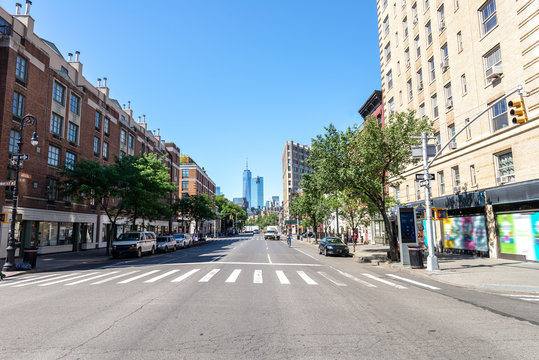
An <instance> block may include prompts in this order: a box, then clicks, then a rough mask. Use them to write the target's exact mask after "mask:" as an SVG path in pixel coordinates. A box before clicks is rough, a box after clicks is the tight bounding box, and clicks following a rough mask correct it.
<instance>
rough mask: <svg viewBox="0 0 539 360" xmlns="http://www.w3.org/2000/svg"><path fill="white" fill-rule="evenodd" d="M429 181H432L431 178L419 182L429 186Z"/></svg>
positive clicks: (421, 184)
mask: <svg viewBox="0 0 539 360" xmlns="http://www.w3.org/2000/svg"><path fill="white" fill-rule="evenodd" d="M429 182H430V181H429V180H421V181H420V182H419V185H420V186H429Z"/></svg>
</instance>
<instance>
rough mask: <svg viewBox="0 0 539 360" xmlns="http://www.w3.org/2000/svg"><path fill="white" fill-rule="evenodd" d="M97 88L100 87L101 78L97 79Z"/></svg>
mask: <svg viewBox="0 0 539 360" xmlns="http://www.w3.org/2000/svg"><path fill="white" fill-rule="evenodd" d="M97 87H101V78H97Z"/></svg>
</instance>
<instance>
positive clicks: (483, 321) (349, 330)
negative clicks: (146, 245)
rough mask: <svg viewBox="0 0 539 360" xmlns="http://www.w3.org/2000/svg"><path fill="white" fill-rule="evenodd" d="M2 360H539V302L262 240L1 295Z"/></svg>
mask: <svg viewBox="0 0 539 360" xmlns="http://www.w3.org/2000/svg"><path fill="white" fill-rule="evenodd" d="M0 310H2V314H3V318H2V321H1V322H0V324H1V325H0V329H1V334H2V341H1V343H0V358H1V359H100V360H101V359H387V358H393V359H433V358H434V359H470V358H473V359H537V356H538V355H537V354H539V303H538V302H529V301H524V300H523V299H521V298H518V297H511V296H505V295H504V294H499V293H486V292H478V291H475V290H469V289H463V288H457V287H452V286H449V285H446V284H440V283H437V282H433V281H430V280H428V279H427V280H426V279H424V278H415V277H413V276H412V275H410V274H407V273H401V272H398V271H395V270H392V269H389V268H384V267H376V266H372V265H371V264H359V263H357V261H355V259H353V258H334V257H324V256H321V255H319V254H318V252H317V250H316V248H315V247H313V246H309V245H306V244H298V243H296V242H293V246H292V248H288V246H287V245H286V242H283V241H265V240H263V238H262V236H261V235H256V236H236V237H233V238H227V239H224V240H215V241H208V242H207V243H205V244H203V245H201V246H197V247H193V248H190V249H184V250H179V251H176V252H173V253H168V254H162V255H155V256H147V257H143V258H140V259H120V260H110V261H109V262H107V263H106V264H99V265H86V266H81V267H80V268H70V269H69V270H66V271H55V272H51V273H37V274H32V275H28V276H22V277H17V278H9V279H7V280H6V281H4V282H2V283H0Z"/></svg>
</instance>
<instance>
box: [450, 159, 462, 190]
mask: <svg viewBox="0 0 539 360" xmlns="http://www.w3.org/2000/svg"><path fill="white" fill-rule="evenodd" d="M451 175H452V177H453V192H459V191H460V172H459V167H458V165H457V166H453V167H452V168H451Z"/></svg>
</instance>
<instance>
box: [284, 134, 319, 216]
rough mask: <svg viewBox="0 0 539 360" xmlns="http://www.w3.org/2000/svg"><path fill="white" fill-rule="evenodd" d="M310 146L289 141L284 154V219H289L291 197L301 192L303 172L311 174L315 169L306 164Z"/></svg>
mask: <svg viewBox="0 0 539 360" xmlns="http://www.w3.org/2000/svg"><path fill="white" fill-rule="evenodd" d="M309 153H310V148H309V146H307V145H301V144H299V143H296V142H294V141H287V142H286V144H285V146H284V149H283V154H282V171H283V204H282V206H283V219H284V220H290V219H289V214H290V212H289V209H290V199H291V198H292V196H294V195H295V194H296V193H298V192H299V190H300V187H299V184H300V182H301V179H302V178H303V174H310V173H311V172H312V171H313V169H312V168H311V167H310V166H308V165H307V164H306V160H307V158H308V157H309Z"/></svg>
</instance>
